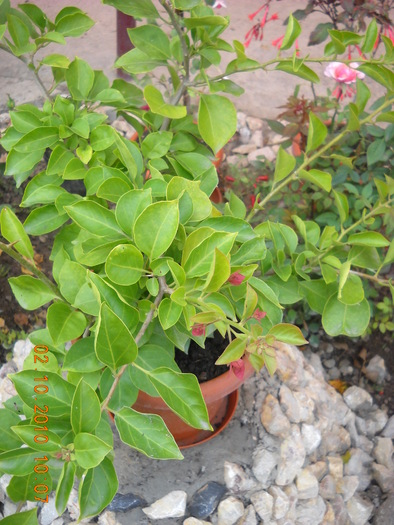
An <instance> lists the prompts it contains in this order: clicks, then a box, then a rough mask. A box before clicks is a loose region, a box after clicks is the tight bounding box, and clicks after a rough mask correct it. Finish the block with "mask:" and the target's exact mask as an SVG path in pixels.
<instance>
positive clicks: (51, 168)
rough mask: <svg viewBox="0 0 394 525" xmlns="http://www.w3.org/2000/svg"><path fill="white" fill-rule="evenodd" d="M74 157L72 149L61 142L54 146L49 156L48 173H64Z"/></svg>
mask: <svg viewBox="0 0 394 525" xmlns="http://www.w3.org/2000/svg"><path fill="white" fill-rule="evenodd" d="M73 158H74V155H73V154H72V153H71V151H69V150H68V149H66V148H65V147H64V146H63V145H60V144H59V145H58V146H56V147H55V148H54V150H53V151H52V153H51V156H50V157H49V161H48V167H47V175H62V174H63V172H64V170H65V169H66V166H67V164H68V163H69V162H70V161H71V160H72V159H73ZM33 181H34V179H33ZM33 181H32V182H33Z"/></svg>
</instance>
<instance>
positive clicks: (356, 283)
mask: <svg viewBox="0 0 394 525" xmlns="http://www.w3.org/2000/svg"><path fill="white" fill-rule="evenodd" d="M338 299H339V300H340V301H341V303H343V304H347V305H355V304H358V303H361V301H362V300H363V299H364V288H363V284H362V281H361V279H360V277H358V275H351V274H350V275H349V276H348V277H347V279H346V282H345V283H344V285H343V287H342V290H341V296H339V293H338Z"/></svg>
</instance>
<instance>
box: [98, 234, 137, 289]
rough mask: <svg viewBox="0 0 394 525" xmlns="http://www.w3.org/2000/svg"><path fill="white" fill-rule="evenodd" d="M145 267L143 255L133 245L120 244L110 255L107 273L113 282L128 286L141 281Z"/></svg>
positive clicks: (107, 261) (106, 265) (106, 264)
mask: <svg viewBox="0 0 394 525" xmlns="http://www.w3.org/2000/svg"><path fill="white" fill-rule="evenodd" d="M143 267H144V258H143V256H142V253H141V252H140V251H139V250H137V248H136V247H135V246H133V245H131V244H120V245H118V246H116V247H115V248H114V249H113V250H112V251H111V253H110V254H109V255H108V257H107V260H106V263H105V273H106V274H107V276H108V278H109V279H110V280H111V281H112V282H114V283H116V284H121V285H123V286H128V285H130V284H134V283H136V282H138V281H139V279H140V278H141V275H142V272H143Z"/></svg>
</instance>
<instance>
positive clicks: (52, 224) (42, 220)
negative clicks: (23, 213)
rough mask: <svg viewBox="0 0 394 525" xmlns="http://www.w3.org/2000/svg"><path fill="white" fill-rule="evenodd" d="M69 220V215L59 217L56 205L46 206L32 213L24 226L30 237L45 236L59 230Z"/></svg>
mask: <svg viewBox="0 0 394 525" xmlns="http://www.w3.org/2000/svg"><path fill="white" fill-rule="evenodd" d="M67 220H68V218H67V215H65V214H64V215H59V212H58V210H57V208H56V206H55V205H54V204H46V205H44V206H41V207H40V208H35V209H34V210H33V211H31V212H30V214H29V215H28V217H27V219H26V220H25V222H24V223H23V226H24V228H25V231H26V232H27V233H28V234H30V235H44V234H46V233H49V232H52V231H54V230H57V229H58V228H60V226H62V225H63V224H64V223H65V222H67Z"/></svg>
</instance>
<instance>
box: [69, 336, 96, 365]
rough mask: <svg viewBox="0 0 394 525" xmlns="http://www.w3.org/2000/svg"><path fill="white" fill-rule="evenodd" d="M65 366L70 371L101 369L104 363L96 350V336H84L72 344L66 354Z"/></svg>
mask: <svg viewBox="0 0 394 525" xmlns="http://www.w3.org/2000/svg"><path fill="white" fill-rule="evenodd" d="M63 368H64V369H65V370H69V371H70V372H80V373H82V372H84V373H91V372H96V371H97V370H101V369H102V368H103V363H101V361H99V360H98V359H97V356H96V352H95V351H94V337H93V336H90V337H83V338H82V339H78V341H75V343H74V344H73V345H72V346H71V348H70V350H68V352H67V353H66V355H65V356H64V361H63Z"/></svg>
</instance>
